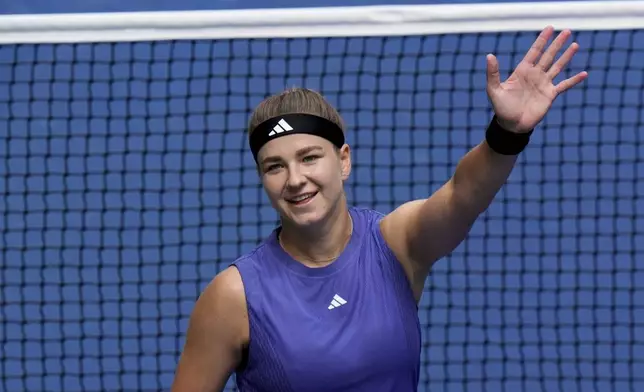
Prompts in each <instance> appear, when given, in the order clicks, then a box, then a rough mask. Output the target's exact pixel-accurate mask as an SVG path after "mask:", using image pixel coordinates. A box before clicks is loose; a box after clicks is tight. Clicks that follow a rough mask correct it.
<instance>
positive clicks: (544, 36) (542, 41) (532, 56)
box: [523, 26, 554, 64]
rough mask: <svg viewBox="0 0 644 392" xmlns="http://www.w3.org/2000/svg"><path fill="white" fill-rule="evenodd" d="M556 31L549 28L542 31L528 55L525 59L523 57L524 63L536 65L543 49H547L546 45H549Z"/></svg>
mask: <svg viewBox="0 0 644 392" xmlns="http://www.w3.org/2000/svg"><path fill="white" fill-rule="evenodd" d="M553 31H554V27H552V26H548V27H546V28H545V29H543V30H542V31H541V33H540V34H539V36H538V37H537V39H536V40H535V41H534V43H533V44H532V46H531V47H530V49H529V50H528V53H526V54H525V57H523V61H525V62H527V63H530V64H534V63H536V62H537V59H538V58H539V56H541V53H542V52H543V48H545V47H546V44H547V43H548V40H549V39H550V37H551V36H552V33H553Z"/></svg>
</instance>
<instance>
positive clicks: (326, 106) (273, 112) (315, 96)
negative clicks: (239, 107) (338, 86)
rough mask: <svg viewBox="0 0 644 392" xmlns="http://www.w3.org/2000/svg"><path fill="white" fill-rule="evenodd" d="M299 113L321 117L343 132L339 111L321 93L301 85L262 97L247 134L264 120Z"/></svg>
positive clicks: (251, 118) (342, 122)
mask: <svg viewBox="0 0 644 392" xmlns="http://www.w3.org/2000/svg"><path fill="white" fill-rule="evenodd" d="M292 113H301V114H312V115H315V116H320V117H323V118H325V119H327V120H329V121H331V122H333V123H335V124H336V125H337V126H339V127H340V129H342V131H343V132H345V128H344V121H343V120H342V117H341V116H340V113H338V111H337V110H336V109H335V108H334V107H333V105H331V104H330V103H329V102H328V101H327V100H326V99H325V98H324V97H323V96H322V94H320V93H318V92H317V91H313V90H310V89H307V88H302V87H293V88H289V89H286V90H284V91H283V92H281V93H279V94H276V95H272V96H270V97H268V98H266V99H264V100H263V101H262V102H261V103H260V104H259V105H258V106H257V107H256V108H255V110H254V111H253V114H252V115H251V117H250V122H249V124H248V135H249V136H250V135H251V134H252V133H253V130H254V129H255V128H257V126H258V125H259V124H261V123H263V122H264V121H266V120H268V119H270V118H273V117H277V116H281V115H284V114H292Z"/></svg>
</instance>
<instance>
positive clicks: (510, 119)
mask: <svg viewBox="0 0 644 392" xmlns="http://www.w3.org/2000/svg"><path fill="white" fill-rule="evenodd" d="M553 33H554V29H553V28H552V26H548V27H546V28H545V29H544V30H543V31H542V32H541V34H539V37H537V39H536V40H535V41H534V43H533V44H532V47H531V48H530V50H528V53H526V55H525V57H524V58H523V60H522V61H521V62H520V63H519V65H518V66H517V67H516V69H515V70H514V72H513V73H512V75H510V77H509V78H508V79H507V80H506V81H504V82H503V83H501V79H500V73H499V63H498V61H497V59H496V57H495V56H494V55H491V54H490V55H488V56H487V93H488V97H489V98H490V102H491V103H492V107H493V109H494V113H495V114H496V117H497V120H498V121H499V123H500V124H501V126H503V128H505V129H507V130H509V131H513V132H518V133H523V132H529V131H531V130H532V129H533V128H534V127H535V126H536V125H537V124H538V123H539V122H540V121H541V120H542V119H543V117H544V116H545V115H546V113H547V112H548V110H549V109H550V107H551V106H552V103H553V102H554V100H555V98H557V96H558V95H559V94H561V93H562V92H564V91H566V90H568V89H570V88H571V87H573V86H575V85H577V84H579V83H580V82H581V81H583V80H584V79H586V77H587V76H588V73H586V72H580V73H578V74H576V75H575V76H573V77H571V78H568V79H566V80H563V81H561V82H560V83H558V84H557V85H554V84H553V80H554V79H555V78H556V77H557V75H559V73H560V72H561V71H562V69H563V68H564V67H565V66H566V65H567V64H568V63H569V62H570V60H571V59H572V57H573V56H574V55H575V53H577V50H578V49H579V45H578V44H577V43H575V42H573V43H572V44H571V45H570V46H569V47H568V49H566V51H565V52H564V53H563V55H561V57H560V58H559V59H558V60H557V61H556V62H554V59H555V56H556V55H557V53H558V52H559V51H560V50H561V48H562V47H563V44H564V43H565V42H566V40H567V39H568V38H569V37H570V35H571V32H570V30H564V31H562V32H561V33H560V34H559V35H558V36H557V38H555V39H554V41H553V42H552V44H551V45H550V46H549V47H548V49H547V50H545V52H544V48H545V47H546V44H547V43H548V41H549V40H550V37H551V36H552V34H553ZM537 61H538V62H537ZM553 62H554V64H553Z"/></svg>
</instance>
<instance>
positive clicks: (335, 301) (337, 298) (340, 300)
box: [328, 294, 347, 310]
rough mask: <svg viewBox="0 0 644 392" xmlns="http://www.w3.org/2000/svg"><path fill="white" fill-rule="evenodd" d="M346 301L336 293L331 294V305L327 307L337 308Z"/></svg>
mask: <svg viewBox="0 0 644 392" xmlns="http://www.w3.org/2000/svg"><path fill="white" fill-rule="evenodd" d="M346 303H347V301H346V300H345V299H344V298H342V297H340V296H339V295H337V294H336V295H334V296H333V299H332V300H331V305H329V308H328V309H329V310H331V309H335V308H339V307H340V306H342V305H344V304H346Z"/></svg>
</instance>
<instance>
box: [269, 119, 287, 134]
mask: <svg viewBox="0 0 644 392" xmlns="http://www.w3.org/2000/svg"><path fill="white" fill-rule="evenodd" d="M292 130H293V127H292V126H290V125H289V123H287V122H286V121H285V120H284V119H281V120H279V122H278V123H277V125H276V126H274V127H273V130H272V131H271V132H270V133H269V134H268V136H275V135H277V134H278V133H282V132H288V131H292Z"/></svg>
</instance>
